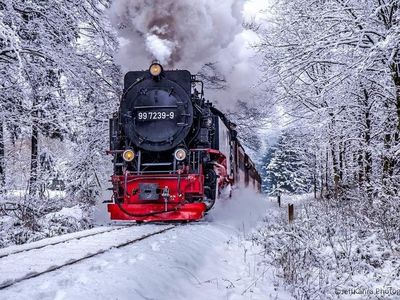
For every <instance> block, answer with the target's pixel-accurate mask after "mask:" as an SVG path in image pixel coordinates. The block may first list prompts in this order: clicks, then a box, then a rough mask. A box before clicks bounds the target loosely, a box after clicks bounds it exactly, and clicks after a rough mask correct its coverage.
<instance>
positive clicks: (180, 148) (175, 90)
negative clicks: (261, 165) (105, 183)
mask: <svg viewBox="0 0 400 300" xmlns="http://www.w3.org/2000/svg"><path fill="white" fill-rule="evenodd" d="M196 87H197V88H200V91H199V90H198V89H197V88H196ZM239 148H240V149H242V148H241V147H240V144H239V142H238V141H237V139H236V131H235V130H234V124H233V123H231V122H229V121H228V120H227V119H226V118H225V116H224V115H223V114H222V113H221V112H220V111H218V110H217V109H215V108H214V107H213V106H212V104H211V103H210V102H208V101H205V100H204V95H203V83H202V82H201V81H198V80H197V79H196V77H195V76H192V75H191V74H190V73H189V72H188V71H181V70H176V71H164V70H163V68H162V66H161V65H160V64H159V63H157V62H155V63H153V64H152V65H151V67H150V69H149V71H142V72H128V73H127V74H126V75H125V79H124V93H123V96H122V99H121V104H120V109H119V111H118V112H117V113H115V114H114V116H113V118H112V119H111V120H110V151H109V153H110V154H111V155H113V163H114V174H113V175H112V178H111V181H112V184H113V188H112V190H113V199H112V200H111V201H110V203H109V204H108V211H109V213H110V216H111V219H112V220H132V221H137V222H143V221H144V222H151V221H194V220H199V219H201V218H202V217H203V216H204V215H205V213H206V212H207V211H208V210H209V209H211V208H212V206H213V205H214V203H215V201H216V199H217V198H218V195H219V194H220V192H221V191H222V190H223V189H224V188H228V187H229V186H231V185H232V184H234V182H235V181H236V182H241V181H245V182H244V183H245V184H250V177H251V180H252V182H253V186H254V188H257V189H259V186H260V178H259V175H258V173H257V172H256V171H255V169H254V164H252V163H251V160H250V159H249V158H248V157H247V156H246V159H247V162H246V163H245V162H244V161H243V164H241V162H240V159H241V157H242V159H243V160H244V159H245V156H244V155H243V154H242V155H239V154H240V151H239ZM242 152H243V153H244V151H242ZM241 169H242V173H243V174H242V175H241ZM244 174H245V175H244ZM249 174H250V177H249ZM241 177H243V178H241Z"/></svg>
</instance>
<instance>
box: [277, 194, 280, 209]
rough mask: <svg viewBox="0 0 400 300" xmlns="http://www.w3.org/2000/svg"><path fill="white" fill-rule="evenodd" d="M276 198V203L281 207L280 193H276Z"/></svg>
mask: <svg viewBox="0 0 400 300" xmlns="http://www.w3.org/2000/svg"><path fill="white" fill-rule="evenodd" d="M277 199H278V205H279V207H281V194H278V196H277Z"/></svg>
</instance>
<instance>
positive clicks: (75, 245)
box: [0, 225, 175, 290]
mask: <svg viewBox="0 0 400 300" xmlns="http://www.w3.org/2000/svg"><path fill="white" fill-rule="evenodd" d="M173 228H175V226H174V225H164V226H153V227H146V226H143V227H142V226H123V227H119V228H115V229H110V230H105V231H101V232H97V233H88V234H86V235H82V236H77V237H71V238H67V239H65V240H62V241H55V242H49V243H48V244H44V245H38V246H34V247H30V248H27V249H24V248H23V249H20V250H15V251H12V252H10V253H7V254H2V255H1V256H0V290H3V289H6V288H9V287H11V286H13V285H15V284H18V283H20V282H24V281H27V280H29V279H32V278H36V277H39V276H41V275H44V274H48V273H51V272H54V271H57V270H60V269H62V268H64V267H67V266H71V265H74V264H77V263H80V262H82V261H84V260H87V259H90V258H92V257H95V256H98V255H101V254H104V253H106V252H108V251H111V250H113V249H119V248H123V247H126V246H129V245H132V244H134V243H137V242H140V241H142V240H145V239H147V238H149V237H152V236H155V235H159V234H162V233H164V232H166V231H168V230H171V229H173ZM77 252H78V253H77ZM71 253H72V254H71ZM13 264H14V266H15V269H13ZM18 265H19V266H18ZM21 265H22V266H23V267H22V269H21V268H20V266H21Z"/></svg>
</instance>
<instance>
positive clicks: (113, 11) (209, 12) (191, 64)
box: [109, 0, 257, 106]
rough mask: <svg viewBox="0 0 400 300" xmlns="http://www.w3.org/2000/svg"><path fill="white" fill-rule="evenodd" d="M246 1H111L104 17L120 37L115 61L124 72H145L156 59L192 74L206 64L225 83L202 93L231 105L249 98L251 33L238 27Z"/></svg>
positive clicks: (251, 76) (252, 65)
mask: <svg viewBox="0 0 400 300" xmlns="http://www.w3.org/2000/svg"><path fill="white" fill-rule="evenodd" d="M245 2H246V1H245V0H223V1H221V0H197V1H192V0H114V1H113V3H112V5H111V8H110V10H109V18H110V20H111V24H112V25H113V26H114V28H116V30H117V32H118V34H119V38H120V40H121V48H120V51H119V53H117V55H116V57H115V58H116V62H117V63H118V64H120V65H121V67H122V69H123V71H130V70H144V69H147V68H148V66H149V64H150V63H151V61H152V60H154V59H156V60H159V61H160V62H161V63H162V64H163V65H164V67H165V68H166V69H175V68H176V69H187V70H189V71H190V72H191V73H192V74H196V73H197V72H199V71H200V70H201V68H202V67H203V66H204V65H205V64H210V63H211V64H213V66H214V67H215V69H214V71H215V72H216V73H218V74H222V76H223V78H224V79H226V87H225V91H224V92H222V93H223V94H222V95H221V91H219V92H214V93H211V92H210V91H209V90H208V91H207V94H206V96H207V98H210V96H211V98H214V99H212V100H216V99H219V101H218V102H219V104H228V103H229V106H232V101H233V102H235V100H236V99H238V98H240V97H242V96H243V97H248V91H249V87H250V86H251V85H252V84H254V83H255V82H254V78H257V76H254V75H255V74H254V70H255V69H257V68H254V61H252V59H251V56H253V54H254V53H253V51H252V50H251V49H249V47H248V40H246V37H248V36H249V35H251V33H249V32H246V33H245V31H244V29H243V26H242V24H243V22H244V19H243V11H244V6H245ZM251 80H252V82H250V81H251ZM246 93H247V94H246ZM232 98H236V99H232ZM221 99H223V100H225V101H223V100H221ZM224 102H225V103H224ZM226 106H228V105H226Z"/></svg>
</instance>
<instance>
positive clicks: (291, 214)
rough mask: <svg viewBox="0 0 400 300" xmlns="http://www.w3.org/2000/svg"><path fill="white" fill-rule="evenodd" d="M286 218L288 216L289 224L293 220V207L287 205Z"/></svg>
mask: <svg viewBox="0 0 400 300" xmlns="http://www.w3.org/2000/svg"><path fill="white" fill-rule="evenodd" d="M288 216H289V223H292V222H293V219H294V205H293V204H288Z"/></svg>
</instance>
